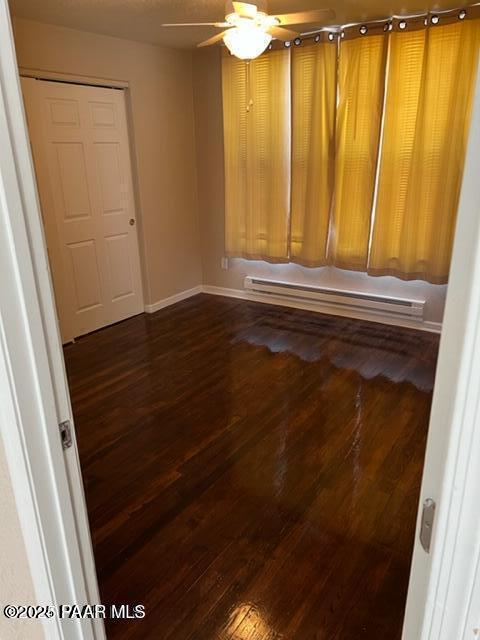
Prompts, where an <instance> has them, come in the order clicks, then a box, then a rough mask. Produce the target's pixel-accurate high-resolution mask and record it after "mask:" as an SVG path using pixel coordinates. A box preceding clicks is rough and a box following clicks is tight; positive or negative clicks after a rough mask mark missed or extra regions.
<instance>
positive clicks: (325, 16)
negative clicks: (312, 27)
mask: <svg viewBox="0 0 480 640" xmlns="http://www.w3.org/2000/svg"><path fill="white" fill-rule="evenodd" d="M275 17H276V18H277V19H278V20H279V21H280V26H282V27H283V25H290V24H318V23H322V22H325V20H329V19H331V18H334V17H335V12H334V11H332V9H312V10H311V11H299V12H298V13H284V14H283V15H275Z"/></svg>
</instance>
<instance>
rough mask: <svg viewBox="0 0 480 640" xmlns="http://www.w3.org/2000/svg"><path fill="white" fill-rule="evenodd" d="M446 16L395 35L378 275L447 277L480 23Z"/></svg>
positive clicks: (375, 242) (374, 255)
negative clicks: (421, 26) (426, 26)
mask: <svg viewBox="0 0 480 640" xmlns="http://www.w3.org/2000/svg"><path fill="white" fill-rule="evenodd" d="M442 20H443V18H442V16H441V15H440V19H439V22H438V24H431V26H429V27H428V28H421V29H419V30H412V31H409V25H408V21H407V28H406V29H405V30H404V31H394V32H392V33H391V34H390V53H389V71H388V83H387V97H386V111H385V122H384V133H383V144H382V151H381V162H380V174H379V184H378V196H377V206H376V212H375V222H374V229H373V236H372V246H371V255H370V260H369V267H368V273H370V274H372V275H394V276H397V277H399V278H403V279H405V280H412V279H422V280H427V281H429V282H432V283H445V282H447V280H448V271H449V266H450V256H451V251H452V244H453V236H454V232H455V220H456V212H457V206H458V200H459V194H460V187H461V181H462V173H463V164H464V157H465V151H466V145H467V139H468V131H469V125H470V114H471V105H472V98H473V92H474V89H475V79H476V70H477V62H478V47H479V37H480V29H479V25H480V21H479V20H478V19H475V20H463V21H462V20H459V19H458V18H457V17H456V16H455V17H454V19H453V20H451V21H449V22H448V23H447V24H442ZM479 179H480V178H479Z"/></svg>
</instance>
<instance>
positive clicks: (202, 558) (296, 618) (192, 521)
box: [65, 294, 438, 640]
mask: <svg viewBox="0 0 480 640" xmlns="http://www.w3.org/2000/svg"><path fill="white" fill-rule="evenodd" d="M437 349H438V337H437V336H434V335H432V334H428V333H422V332H417V331H412V330H407V329H399V328H396V327H387V326H384V325H380V324H374V323H367V322H361V321H357V320H349V319H344V318H338V317H337V318H335V317H333V316H325V315H320V314H314V313H310V312H306V311H300V310H292V309H286V308H282V307H274V306H270V305H263V304H259V303H253V302H245V301H239V300H232V299H228V298H220V297H215V296H208V295H203V294H202V295H199V296H196V297H194V298H191V299H189V300H186V301H184V302H181V303H179V304H177V305H175V306H173V307H169V308H167V309H164V310H162V311H159V312H158V313H156V314H153V315H142V316H138V317H136V318H132V319H130V320H127V321H125V322H123V323H120V324H118V325H115V326H112V327H109V328H107V329H104V330H102V331H99V332H97V333H94V334H91V335H88V336H85V337H84V338H82V339H80V340H78V342H77V343H76V344H73V345H69V346H68V347H66V349H65V357H66V364H67V370H68V376H69V381H70V387H71V393H72V401H73V408H74V415H75V421H76V429H77V438H78V442H79V447H80V457H81V464H82V469H83V475H84V480H85V490H86V498H87V504H88V511H89V517H90V523H91V528H92V535H93V542H94V550H95V557H96V562H97V569H98V575H99V583H100V590H101V594H102V600H103V602H105V603H131V604H144V605H145V608H146V617H145V618H144V619H143V620H139V621H125V620H121V621H115V622H109V623H108V625H107V631H108V637H109V639H110V640H130V639H135V640H143V639H152V640H354V639H355V640H358V639H359V638H368V639H369V640H380V639H383V638H389V640H396V639H400V635H401V626H402V618H403V613H404V605H405V597H406V589H407V584H408V575H409V568H410V557H411V551H412V545H413V536H414V527H415V516H416V509H417V501H418V493H419V487H420V479H421V473H422V465H423V457H424V449H425V443H426V434H427V427H428V417H429V412H430V403H431V395H432V387H433V381H434V373H435V363H436V357H437Z"/></svg>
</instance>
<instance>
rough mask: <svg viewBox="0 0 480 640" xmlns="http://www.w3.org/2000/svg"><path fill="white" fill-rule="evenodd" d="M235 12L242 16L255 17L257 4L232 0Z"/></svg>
mask: <svg viewBox="0 0 480 640" xmlns="http://www.w3.org/2000/svg"><path fill="white" fill-rule="evenodd" d="M232 4H233V8H234V10H235V13H237V14H238V15H239V16H241V17H242V18H255V16H256V15H257V5H256V4H251V3H250V2H235V1H234V2H232Z"/></svg>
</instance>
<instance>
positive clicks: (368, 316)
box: [202, 285, 442, 333]
mask: <svg viewBox="0 0 480 640" xmlns="http://www.w3.org/2000/svg"><path fill="white" fill-rule="evenodd" d="M202 291H203V292H204V293H209V294H211V295H214V296H225V297H227V298H238V299H240V300H251V301H254V302H261V303H263V304H273V305H277V306H281V307H293V308H294V309H304V310H306V311H315V312H317V313H326V314H328V315H332V316H342V317H344V318H356V319H357V320H366V321H368V322H380V323H381V324H388V325H393V326H397V327H406V328H407V329H417V330H418V331H429V332H430V333H440V332H441V330H442V324H441V322H432V321H430V320H423V321H421V322H418V321H415V320H410V319H408V318H394V317H393V318H392V317H391V316H388V315H387V314H384V313H381V312H368V311H351V310H348V312H347V311H346V310H345V311H343V310H342V309H340V308H338V307H336V306H334V305H329V304H328V303H323V302H321V303H320V302H307V301H305V302H303V301H300V300H298V301H297V300H286V299H285V298H282V297H280V296H275V295H274V294H261V293H253V292H250V291H245V290H243V289H228V288H226V287H214V286H211V285H203V287H202Z"/></svg>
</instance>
